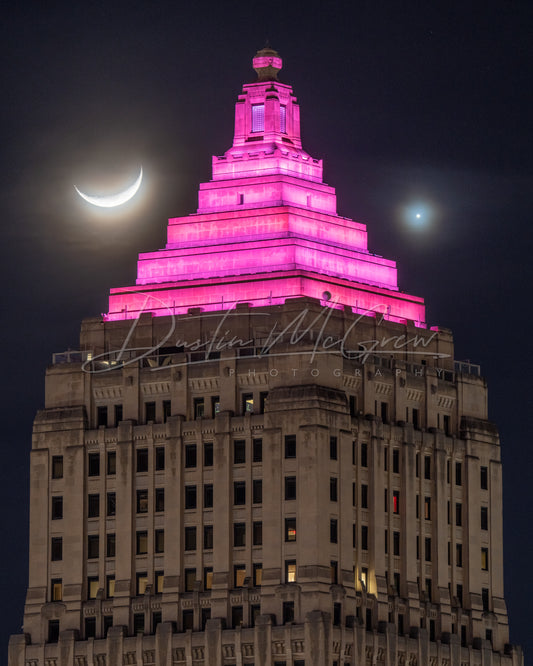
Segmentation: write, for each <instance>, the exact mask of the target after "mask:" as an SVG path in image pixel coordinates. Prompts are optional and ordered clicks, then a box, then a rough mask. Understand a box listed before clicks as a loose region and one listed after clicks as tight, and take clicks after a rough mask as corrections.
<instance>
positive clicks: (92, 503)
mask: <svg viewBox="0 0 533 666" xmlns="http://www.w3.org/2000/svg"><path fill="white" fill-rule="evenodd" d="M99 515H100V495H98V494H94V495H89V497H88V499H87V516H88V517H89V518H98V516H99Z"/></svg>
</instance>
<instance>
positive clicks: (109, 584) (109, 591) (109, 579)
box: [105, 576, 115, 599]
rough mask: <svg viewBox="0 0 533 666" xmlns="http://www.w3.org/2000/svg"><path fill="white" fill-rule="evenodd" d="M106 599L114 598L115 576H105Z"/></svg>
mask: <svg viewBox="0 0 533 666" xmlns="http://www.w3.org/2000/svg"><path fill="white" fill-rule="evenodd" d="M105 587H106V597H107V598H108V599H111V597H114V596H115V576H106V583H105Z"/></svg>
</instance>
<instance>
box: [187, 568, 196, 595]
mask: <svg viewBox="0 0 533 666" xmlns="http://www.w3.org/2000/svg"><path fill="white" fill-rule="evenodd" d="M195 583H196V569H185V592H192V591H193V590H194V584H195Z"/></svg>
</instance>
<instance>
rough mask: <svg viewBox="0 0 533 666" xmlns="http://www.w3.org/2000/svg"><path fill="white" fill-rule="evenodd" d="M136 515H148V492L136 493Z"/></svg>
mask: <svg viewBox="0 0 533 666" xmlns="http://www.w3.org/2000/svg"><path fill="white" fill-rule="evenodd" d="M137 513H148V490H146V489H144V490H138V491H137Z"/></svg>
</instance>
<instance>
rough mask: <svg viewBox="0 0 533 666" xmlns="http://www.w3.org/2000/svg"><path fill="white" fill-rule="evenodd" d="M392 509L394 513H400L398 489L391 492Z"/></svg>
mask: <svg viewBox="0 0 533 666" xmlns="http://www.w3.org/2000/svg"><path fill="white" fill-rule="evenodd" d="M392 510H393V512H394V513H400V491H399V490H394V491H393V492H392Z"/></svg>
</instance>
